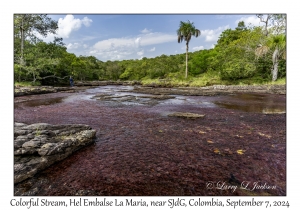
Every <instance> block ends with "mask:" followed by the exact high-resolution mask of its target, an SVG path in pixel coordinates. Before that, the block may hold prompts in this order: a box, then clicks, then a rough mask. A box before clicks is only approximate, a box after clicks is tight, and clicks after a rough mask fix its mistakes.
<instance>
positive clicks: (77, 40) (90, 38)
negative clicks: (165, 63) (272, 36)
mask: <svg viewBox="0 0 300 210" xmlns="http://www.w3.org/2000/svg"><path fill="white" fill-rule="evenodd" d="M49 16H50V17H51V18H52V19H54V20H57V21H58V26H59V29H58V31H57V35H56V36H58V37H62V38H63V40H64V43H65V44H66V47H67V50H68V52H70V53H75V54H76V55H78V56H79V55H85V56H89V55H92V56H95V57H96V58H98V59H99V60H102V61H107V60H127V59H140V58H142V57H148V58H151V57H156V56H160V55H162V54H165V55H172V54H178V53H184V52H185V43H184V42H183V43H177V35H176V30H177V29H178V27H179V23H180V21H188V20H189V21H191V22H193V23H194V25H195V27H196V28H197V29H199V30H200V31H201V35H200V37H198V38H195V37H193V38H192V40H191V42H190V45H189V51H191V52H192V51H196V50H201V49H210V48H212V47H213V46H214V44H216V42H217V40H218V37H219V35H220V33H221V32H222V31H223V30H225V29H228V28H233V29H234V28H235V27H236V26H237V24H238V22H239V21H241V20H243V21H244V22H245V23H246V25H248V24H250V23H251V24H252V25H259V24H260V23H259V19H258V18H257V17H256V16H255V15H254V14H252V15H251V14H240V15H237V14H235V15H221V14H218V15H200V14H193V15H192V14H187V15H185V14H180V15H170V14H166V15H162V14H160V15H157V14H156V15H155V14H152V15H146V14H141V15H138V14H134V15H129V14H126V15H119V14H118V15H114V14H112V15H96V14H80V15H78V14H68V15H53V14H50V15H49ZM52 40H53V36H48V37H47V38H46V39H45V41H52Z"/></svg>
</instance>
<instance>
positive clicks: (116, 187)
mask: <svg viewBox="0 0 300 210" xmlns="http://www.w3.org/2000/svg"><path fill="white" fill-rule="evenodd" d="M99 91H100V90H98V91H97V89H93V90H90V91H89V90H88V91H87V92H82V93H55V94H45V95H36V96H24V97H18V98H15V113H14V116H15V121H16V122H23V123H37V122H45V123H51V124H68V123H80V124H88V125H91V126H92V127H93V128H94V129H96V130H97V139H96V143H95V144H94V145H91V146H88V147H86V148H84V149H82V150H80V151H78V152H76V153H74V154H73V155H71V156H70V157H68V158H66V159H65V160H63V161H61V162H59V163H57V164H55V165H53V166H51V167H49V168H48V169H47V170H45V171H44V172H42V173H39V174H37V175H36V176H35V177H34V178H33V179H31V180H27V181H24V182H22V183H19V184H17V185H15V195H26V194H27V195H39V196H42V195H130V196H132V195H140V196H146V195H168V196H170V195H176V196H181V195H195V196H200V195H286V115H285V114H270V115H269V114H268V115H267V114H263V113H262V110H263V109H269V110H274V109H276V110H279V111H280V112H282V111H285V101H286V98H285V95H276V96H274V95H251V94H248V95H233V96H216V97H197V96H193V97H183V96H178V97H179V98H177V99H175V100H174V99H170V100H168V101H163V102H160V103H158V104H157V105H155V106H148V105H128V104H126V103H117V102H115V103H107V102H105V101H99V100H96V99H90V97H92V96H93V95H95V94H96V92H99ZM126 94H128V93H126ZM245 97H246V98H245ZM18 101H19V102H18ZM22 101H23V102H22ZM51 101H53V103H52V102H51ZM43 102H45V103H43ZM224 104H225V105H224ZM226 104H227V105H228V104H229V105H232V106H230V107H229V106H227V107H226ZM263 104H264V105H263ZM241 107H242V108H241ZM244 107H258V108H257V109H256V108H254V109H244ZM175 111H182V112H193V113H197V114H205V117H204V118H203V119H196V120H188V119H181V118H174V117H168V116H167V114H168V113H171V112H175ZM237 151H242V152H240V153H242V154H239V153H238V152H237ZM230 174H233V175H234V176H235V177H236V179H238V180H239V182H243V181H247V182H249V185H248V187H249V188H250V187H251V189H252V188H253V185H254V183H255V182H257V183H259V184H261V185H263V184H265V183H266V184H267V185H270V186H275V189H271V190H270V189H269V190H265V189H264V190H243V189H236V190H235V191H232V190H221V189H218V188H217V185H216V184H217V183H218V182H219V183H226V184H227V185H235V184H236V183H235V182H232V179H230V177H231V175H230ZM210 182H214V183H215V185H214V187H213V188H209V187H208V184H209V183H210ZM239 182H237V183H238V184H237V185H240V183H239Z"/></svg>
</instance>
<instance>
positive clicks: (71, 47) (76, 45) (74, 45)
mask: <svg viewBox="0 0 300 210" xmlns="http://www.w3.org/2000/svg"><path fill="white" fill-rule="evenodd" d="M79 47H81V45H80V44H79V43H76V42H75V43H74V44H72V43H69V44H68V45H67V49H68V50H73V49H77V48H79Z"/></svg>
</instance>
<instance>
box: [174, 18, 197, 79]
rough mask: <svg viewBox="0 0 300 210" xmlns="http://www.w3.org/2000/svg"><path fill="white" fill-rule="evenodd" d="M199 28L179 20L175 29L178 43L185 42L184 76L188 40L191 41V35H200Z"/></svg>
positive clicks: (186, 70)
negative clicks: (177, 27)
mask: <svg viewBox="0 0 300 210" xmlns="http://www.w3.org/2000/svg"><path fill="white" fill-rule="evenodd" d="M200 34H201V32H200V30H198V29H196V28H195V26H194V23H191V22H190V21H189V20H188V22H183V21H180V24H179V29H178V30H177V35H178V43H180V42H182V40H184V41H185V44H186V68H185V78H187V72H188V50H189V42H190V41H191V38H192V36H195V37H198V36H200Z"/></svg>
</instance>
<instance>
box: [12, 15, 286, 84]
mask: <svg viewBox="0 0 300 210" xmlns="http://www.w3.org/2000/svg"><path fill="white" fill-rule="evenodd" d="M26 17H27V18H29V16H26ZM22 18H23V21H24V20H25V19H24V17H23V16H15V20H14V21H15V22H14V23H15V30H16V31H15V33H14V38H15V42H14V79H15V82H17V83H16V84H21V83H22V82H24V81H31V82H33V83H41V84H50V85H51V84H52V85H53V84H56V83H66V84H67V83H68V77H69V76H73V78H74V80H75V81H76V80H81V81H84V80H119V79H121V80H140V81H142V82H143V83H157V84H170V85H182V86H187V85H190V86H207V85H214V84H253V83H257V84H262V83H266V82H268V81H270V80H272V75H271V70H272V68H273V66H274V62H273V61H274V52H276V54H275V55H276V59H277V60H276V59H275V60H276V61H277V64H278V78H279V79H281V80H280V81H282V80H284V78H285V77H286V60H285V59H286V36H285V34H276V35H275V34H272V33H270V34H269V35H268V36H266V35H265V33H264V29H263V28H261V27H246V26H245V23H244V22H239V23H238V26H237V27H236V29H227V30H224V31H223V32H222V33H221V35H220V37H219V40H218V41H217V44H216V45H215V48H214V49H209V50H206V49H205V50H200V51H195V52H186V53H184V54H177V55H169V56H167V55H161V56H157V57H155V58H145V57H144V58H142V59H140V60H138V59H136V60H123V61H106V62H102V61H100V60H98V59H97V58H96V57H94V56H76V55H75V54H72V53H68V52H67V49H66V47H65V46H64V43H63V42H62V39H60V38H55V39H54V40H53V41H52V42H50V43H45V42H42V41H39V40H37V39H34V40H35V41H33V40H32V39H30V38H29V35H28V34H27V35H28V37H27V38H26V39H24V40H23V42H22V40H21V36H20V33H21V29H20V26H21V25H22V24H21V21H22ZM36 18H37V17H36ZM273 18H274V17H273ZM274 20H275V18H274ZM50 22H51V21H50ZM26 24H30V23H29V22H28V23H26ZM32 24H36V23H32ZM47 24H48V23H47ZM47 24H46V26H47V27H48V29H47V30H48V32H51V27H50V25H51V24H50V25H49V24H48V25H47ZM188 25H189V26H192V28H189V27H187V26H188ZM23 26H25V25H24V23H23ZM46 26H45V27H46ZM54 26H55V25H53V27H54ZM26 27H27V28H26V30H27V32H28V33H29V34H30V31H31V30H33V29H34V28H35V27H38V26H37V25H32V26H30V25H28V26H26ZM47 27H46V28H47ZM49 27H50V28H49ZM54 28H55V27H54ZM188 28H189V30H188ZM41 29H42V28H41ZM181 29H182V30H179V29H178V31H177V33H178V42H181V41H186V44H187V45H188V42H189V41H190V40H191V37H192V36H193V35H194V36H196V37H197V36H199V35H200V31H199V30H198V31H197V29H195V27H194V26H193V24H192V23H190V22H188V23H184V22H182V28H181ZM47 30H45V31H44V32H45V33H44V35H46V34H47V33H48V32H47ZM188 31H189V33H188ZM273 31H275V29H274V30H273ZM276 31H278V30H276ZM46 32H47V33H46ZM30 36H31V35H30ZM32 37H33V38H34V36H33V34H32ZM21 45H22V46H23V50H22V52H21ZM263 46H265V47H263ZM187 49H188V48H187ZM258 52H260V54H259V53H258ZM186 56H188V58H189V61H188V63H186ZM21 57H22V59H20V58H21ZM21 60H22V61H23V62H21ZM186 67H188V69H189V72H190V73H189V75H188V77H187V76H186Z"/></svg>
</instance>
